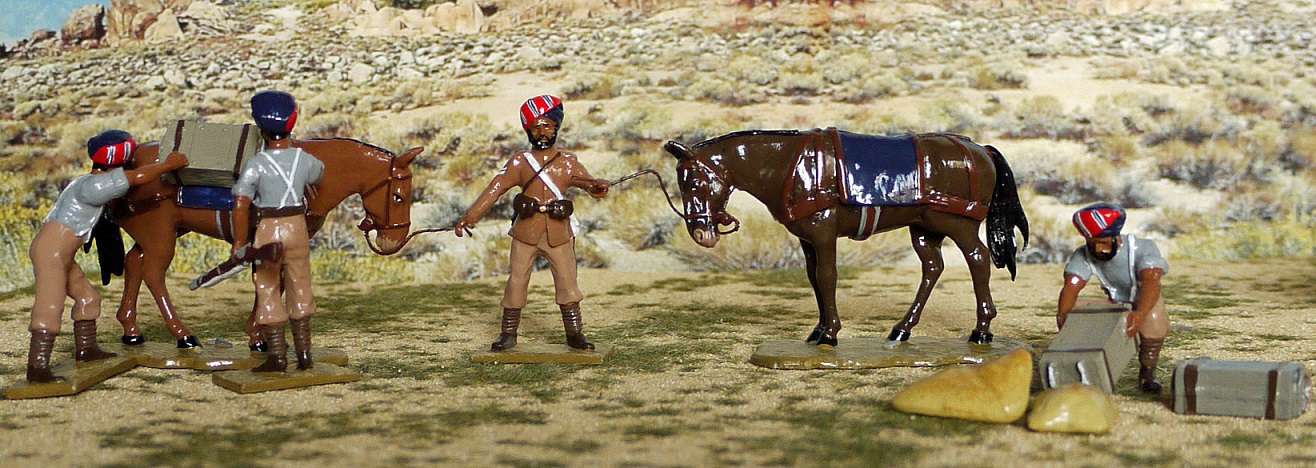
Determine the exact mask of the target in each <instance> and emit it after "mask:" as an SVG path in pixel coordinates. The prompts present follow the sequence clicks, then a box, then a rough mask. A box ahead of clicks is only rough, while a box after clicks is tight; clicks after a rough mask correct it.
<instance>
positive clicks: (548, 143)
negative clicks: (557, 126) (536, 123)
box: [530, 132, 557, 150]
mask: <svg viewBox="0 0 1316 468" xmlns="http://www.w3.org/2000/svg"><path fill="white" fill-rule="evenodd" d="M555 144H557V132H553V135H551V136H546V137H539V138H535V137H534V135H530V146H533V147H534V148H535V149H539V150H545V149H549V148H552V147H553V145H555Z"/></svg>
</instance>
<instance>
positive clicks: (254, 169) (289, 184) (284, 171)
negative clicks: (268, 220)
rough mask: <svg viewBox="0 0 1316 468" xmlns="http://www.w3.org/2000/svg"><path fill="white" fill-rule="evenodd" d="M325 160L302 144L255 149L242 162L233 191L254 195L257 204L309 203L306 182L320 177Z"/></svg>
mask: <svg viewBox="0 0 1316 468" xmlns="http://www.w3.org/2000/svg"><path fill="white" fill-rule="evenodd" d="M323 175H324V163H321V162H320V160H319V159H315V156H312V155H311V153H307V152H305V151H302V149H301V148H281V149H270V150H265V151H261V152H259V153H256V154H255V155H254V156H252V157H251V159H248V160H247V162H245V163H243V165H242V173H241V174H239V175H238V181H237V183H235V184H234V185H233V195H234V196H240V197H247V198H250V199H251V202H252V204H253V205H255V206H256V207H257V208H288V207H292V206H305V205H306V196H305V191H306V186H307V185H311V184H314V183H316V182H319V181H320V177H321V176H323Z"/></svg>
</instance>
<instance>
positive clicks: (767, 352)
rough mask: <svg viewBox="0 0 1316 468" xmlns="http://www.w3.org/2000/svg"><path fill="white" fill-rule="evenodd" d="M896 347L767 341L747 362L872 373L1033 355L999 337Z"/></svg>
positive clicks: (854, 341) (853, 341)
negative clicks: (983, 341) (1018, 352)
mask: <svg viewBox="0 0 1316 468" xmlns="http://www.w3.org/2000/svg"><path fill="white" fill-rule="evenodd" d="M897 343H898V344H894V346H890V347H888V345H889V344H892V343H891V342H888V341H887V340H885V339H882V338H849V339H847V340H845V341H842V342H841V343H840V344H839V345H837V346H827V345H822V346H816V345H813V344H810V343H806V342H805V341H804V340H780V341H769V342H767V343H763V344H761V345H759V347H758V349H756V350H755V351H754V354H753V355H752V356H750V358H749V362H750V363H751V364H754V365H758V366H763V367H767V368H771V369H790V370H805V369H873V368H882V367H935V366H946V365H951V364H966V363H974V364H976V363H981V362H983V361H984V360H986V359H989V358H992V357H996V356H1001V355H1005V354H1009V353H1010V352H1011V351H1014V350H1017V349H1026V350H1028V352H1030V353H1034V350H1033V347H1032V346H1029V345H1028V344H1027V343H1024V342H1022V341H1018V340H1012V339H1010V338H1003V337H999V336H998V337H995V339H994V340H993V341H992V342H991V343H988V344H981V345H980V344H973V343H969V342H968V341H967V340H966V339H964V338H937V337H931V336H916V337H913V338H910V339H909V341H904V342H897Z"/></svg>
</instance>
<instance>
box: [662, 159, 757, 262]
mask: <svg viewBox="0 0 1316 468" xmlns="http://www.w3.org/2000/svg"><path fill="white" fill-rule="evenodd" d="M663 149H665V150H667V152H668V153H671V154H672V156H675V157H676V161H677V162H676V182H677V185H678V186H679V187H680V188H681V204H682V207H683V208H684V210H685V214H684V215H682V216H681V217H682V218H684V219H685V228H686V231H688V232H689V233H690V238H691V239H693V240H694V241H695V243H696V244H699V245H701V246H704V247H710V248H711V247H713V246H714V245H717V241H718V239H720V238H721V235H722V234H730V233H732V232H735V231H736V229H739V227H740V221H737V220H736V218H735V217H733V216H731V215H730V214H728V213H727V212H726V206H727V200H728V199H730V198H731V190H732V187H731V184H729V183H727V180H726V171H725V169H723V168H722V167H721V165H719V164H717V162H716V160H715V159H713V158H701V157H699V156H698V155H696V154H695V153H694V152H693V151H691V150H690V149H689V148H686V146H685V145H682V144H681V143H678V142H675V141H668V142H667V144H666V145H663ZM732 224H735V228H732V229H731V230H729V231H721V230H720V229H719V226H729V225H732Z"/></svg>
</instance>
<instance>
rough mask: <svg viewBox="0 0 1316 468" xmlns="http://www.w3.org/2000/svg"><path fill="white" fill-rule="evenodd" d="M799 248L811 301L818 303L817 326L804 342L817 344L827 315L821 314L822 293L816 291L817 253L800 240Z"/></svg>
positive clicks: (811, 245)
mask: <svg viewBox="0 0 1316 468" xmlns="http://www.w3.org/2000/svg"><path fill="white" fill-rule="evenodd" d="M800 248H801V249H802V250H804V265H805V266H804V271H805V272H807V273H808V275H809V286H811V287H812V288H813V299H814V300H815V301H817V303H818V325H817V326H815V327H813V331H812V332H810V333H809V337H808V338H806V339H805V340H804V342H806V343H817V342H818V338H820V337H822V335H823V332H824V331H826V330H827V314H826V313H825V312H823V310H825V307H824V305H823V301H822V292H820V291H819V290H818V271H817V270H818V252H816V251H814V249H813V244H810V243H809V241H806V240H804V239H800Z"/></svg>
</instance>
